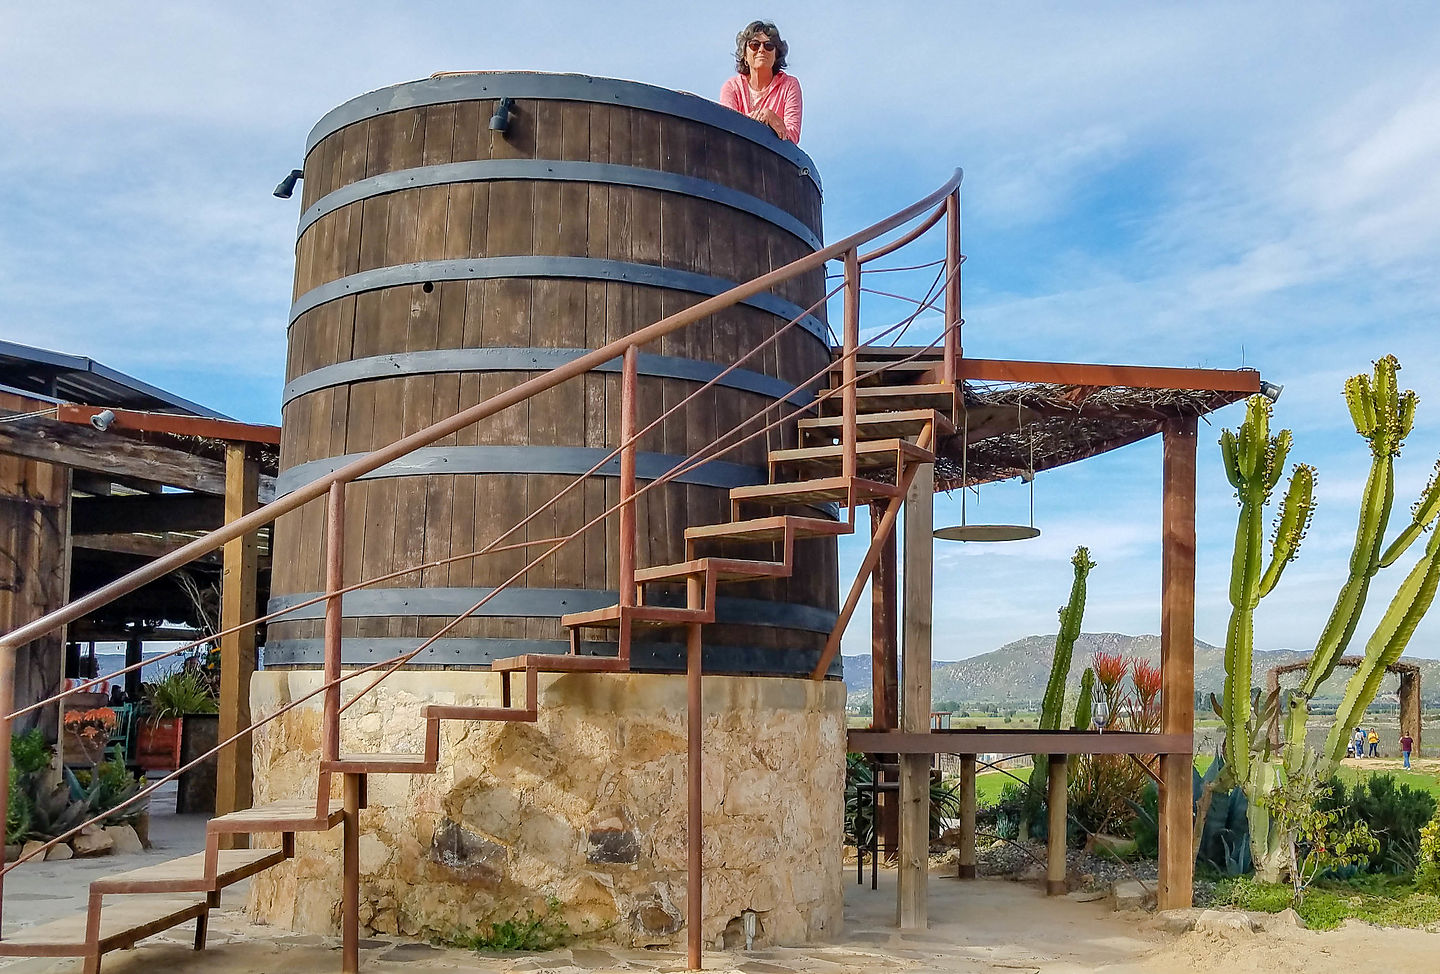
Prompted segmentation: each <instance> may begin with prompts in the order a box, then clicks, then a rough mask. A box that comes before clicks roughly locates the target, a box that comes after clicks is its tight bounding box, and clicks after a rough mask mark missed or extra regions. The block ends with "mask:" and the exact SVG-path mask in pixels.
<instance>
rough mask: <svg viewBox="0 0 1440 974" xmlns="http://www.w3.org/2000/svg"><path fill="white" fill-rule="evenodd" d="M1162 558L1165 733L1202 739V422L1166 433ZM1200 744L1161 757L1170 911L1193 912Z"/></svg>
mask: <svg viewBox="0 0 1440 974" xmlns="http://www.w3.org/2000/svg"><path fill="white" fill-rule="evenodd" d="M1164 436H1165V446H1164V453H1165V458H1164V471H1163V476H1162V482H1163V486H1162V491H1163V504H1162V511H1163V515H1162V517H1163V528H1162V532H1163V533H1162V542H1161V555H1160V575H1161V582H1160V587H1161V591H1160V674H1161V690H1160V732H1161V733H1162V734H1184V735H1187V736H1188V735H1193V734H1194V732H1195V418H1194V417H1184V418H1180V419H1173V420H1170V421H1169V422H1168V423H1167V424H1166V426H1165V434H1164ZM1194 761H1195V758H1194V753H1193V744H1192V749H1191V750H1190V751H1186V752H1184V753H1175V754H1162V755H1160V823H1159V825H1160V879H1159V889H1158V891H1157V893H1156V899H1157V905H1158V906H1159V908H1160V909H1162V910H1178V909H1183V908H1185V907H1188V906H1190V904H1191V900H1192V894H1193V879H1194V866H1195V850H1194V848H1193V838H1192V835H1193V827H1192V826H1193V816H1194V812H1193V809H1192V802H1193V787H1192V784H1191V769H1192V768H1193V767H1194Z"/></svg>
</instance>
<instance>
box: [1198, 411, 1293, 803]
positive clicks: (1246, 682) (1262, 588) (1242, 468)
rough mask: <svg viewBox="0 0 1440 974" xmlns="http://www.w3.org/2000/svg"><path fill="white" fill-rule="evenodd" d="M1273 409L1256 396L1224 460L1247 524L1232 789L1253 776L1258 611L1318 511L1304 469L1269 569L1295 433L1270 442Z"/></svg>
mask: <svg viewBox="0 0 1440 974" xmlns="http://www.w3.org/2000/svg"><path fill="white" fill-rule="evenodd" d="M1270 410H1271V404H1270V401H1269V400H1267V399H1265V398H1264V397H1263V396H1251V397H1250V399H1249V401H1248V402H1247V403H1246V406H1245V421H1244V422H1243V423H1241V424H1240V432H1239V433H1238V434H1236V433H1233V432H1231V431H1230V430H1225V431H1224V432H1223V433H1222V434H1221V436H1220V455H1221V457H1222V458H1223V459H1224V461H1225V475H1226V476H1227V477H1228V478H1229V480H1230V484H1231V485H1232V486H1233V487H1234V488H1235V496H1236V498H1237V499H1238V501H1239V504H1240V516H1239V518H1238V520H1237V522H1236V525H1235V553H1234V555H1233V557H1232V559H1231V563H1230V605H1231V611H1230V625H1229V627H1228V629H1227V631H1226V634H1225V697H1224V700H1223V702H1222V704H1221V710H1222V717H1223V718H1224V721H1225V728H1226V734H1225V774H1226V776H1227V783H1228V782H1233V783H1235V784H1243V783H1245V782H1246V781H1248V779H1249V775H1250V748H1249V737H1250V735H1249V731H1248V729H1247V727H1248V725H1249V723H1250V718H1251V702H1250V678H1251V665H1252V660H1253V659H1254V652H1255V646H1254V636H1255V608H1256V606H1258V605H1259V604H1260V600H1261V599H1263V598H1264V597H1265V596H1266V595H1269V594H1270V592H1271V591H1272V590H1273V589H1274V588H1275V585H1276V583H1278V582H1279V581H1280V576H1281V574H1282V573H1283V572H1284V571H1285V566H1286V565H1288V564H1289V563H1290V562H1291V561H1293V560H1294V559H1295V556H1296V555H1297V554H1299V551H1300V542H1301V541H1302V540H1304V537H1305V531H1306V529H1307V528H1308V527H1309V525H1310V516H1311V514H1312V512H1313V511H1314V508H1315V499H1314V498H1315V468H1314V467H1311V466H1309V465H1308V464H1303V463H1302V464H1297V465H1296V466H1295V471H1294V473H1293V474H1292V475H1291V477H1290V483H1289V485H1288V486H1287V487H1286V489H1285V497H1284V500H1283V501H1281V504H1280V513H1279V516H1278V517H1277V518H1276V521H1275V533H1274V536H1273V537H1272V539H1271V545H1270V563H1269V565H1268V566H1267V565H1264V564H1263V561H1264V521H1265V507H1266V505H1267V504H1268V503H1269V502H1270V495H1271V493H1272V492H1273V491H1274V490H1275V486H1276V485H1277V484H1278V483H1279V482H1280V477H1281V475H1282V474H1283V473H1284V469H1285V458H1286V457H1287V456H1288V455H1289V452H1290V431H1289V430H1281V431H1280V433H1279V435H1277V436H1271V435H1270Z"/></svg>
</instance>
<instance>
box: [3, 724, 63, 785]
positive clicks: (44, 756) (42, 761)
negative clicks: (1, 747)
mask: <svg viewBox="0 0 1440 974" xmlns="http://www.w3.org/2000/svg"><path fill="white" fill-rule="evenodd" d="M54 754H55V749H54V748H53V747H51V746H50V744H49V742H48V741H46V740H45V732H44V731H42V730H41V729H40V728H38V727H35V728H32V729H30V730H28V731H26V732H25V733H23V734H15V735H14V736H12V737H11V738H10V767H11V768H13V769H14V770H15V771H16V772H18V773H19V774H35V773H36V772H37V771H44V770H45V769H46V768H48V767H49V766H50V759H51V757H53V756H54Z"/></svg>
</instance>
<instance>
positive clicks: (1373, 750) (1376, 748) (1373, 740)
mask: <svg viewBox="0 0 1440 974" xmlns="http://www.w3.org/2000/svg"><path fill="white" fill-rule="evenodd" d="M1365 739H1366V741H1368V742H1369V744H1370V756H1371V757H1372V758H1378V757H1379V756H1380V735H1379V734H1377V733H1376V732H1375V728H1373V727H1372V728H1370V733H1369V735H1368V736H1367V737H1366V738H1365Z"/></svg>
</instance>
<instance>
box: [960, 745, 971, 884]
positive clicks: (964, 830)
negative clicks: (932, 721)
mask: <svg viewBox="0 0 1440 974" xmlns="http://www.w3.org/2000/svg"><path fill="white" fill-rule="evenodd" d="M959 851H960V861H959V867H960V869H959V872H958V876H959V878H961V879H974V878H975V755H973V754H962V755H960V850H959Z"/></svg>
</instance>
